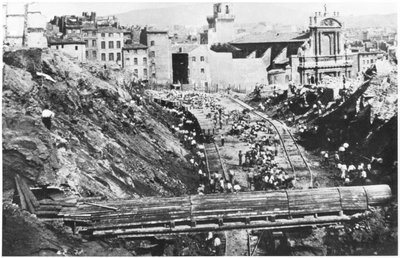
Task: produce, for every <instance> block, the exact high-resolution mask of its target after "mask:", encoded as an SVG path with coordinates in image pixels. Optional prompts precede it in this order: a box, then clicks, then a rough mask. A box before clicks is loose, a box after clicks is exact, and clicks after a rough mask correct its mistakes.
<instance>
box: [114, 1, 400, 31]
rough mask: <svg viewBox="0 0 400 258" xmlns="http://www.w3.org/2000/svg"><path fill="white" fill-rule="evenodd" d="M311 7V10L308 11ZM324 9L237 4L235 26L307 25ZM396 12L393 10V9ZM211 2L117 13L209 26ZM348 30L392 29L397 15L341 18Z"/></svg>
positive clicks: (140, 20)
mask: <svg viewBox="0 0 400 258" xmlns="http://www.w3.org/2000/svg"><path fill="white" fill-rule="evenodd" d="M308 6H309V8H308ZM320 7H321V8H322V5H321V6H316V5H315V4H312V5H311V4H303V5H302V6H301V8H300V7H299V6H298V5H296V4H292V5H288V4H278V3H268V4H266V3H251V4H248V3H235V4H234V12H235V14H236V20H235V22H236V23H254V22H256V23H258V22H265V23H266V24H277V23H282V24H286V25H296V26H307V25H308V21H309V18H308V17H309V16H310V15H312V14H313V13H314V10H317V11H318V10H319V9H321V8H320ZM393 10H394V9H393ZM212 13H213V7H212V3H190V4H185V3H182V5H173V6H171V7H164V8H153V9H143V10H133V11H128V12H126V13H120V14H115V16H117V17H118V19H119V20H120V22H121V24H122V25H136V24H138V25H158V26H161V27H169V26H172V25H191V26H199V27H200V26H202V25H207V20H206V18H207V16H208V15H212ZM341 19H342V20H343V21H344V22H345V26H346V27H354V28H364V27H387V26H390V27H393V26H397V14H396V13H393V14H386V15H361V16H358V15H357V16H342V17H341Z"/></svg>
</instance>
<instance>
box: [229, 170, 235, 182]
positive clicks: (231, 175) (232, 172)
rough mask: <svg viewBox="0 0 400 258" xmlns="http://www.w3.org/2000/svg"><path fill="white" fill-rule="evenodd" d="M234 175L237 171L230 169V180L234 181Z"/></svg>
mask: <svg viewBox="0 0 400 258" xmlns="http://www.w3.org/2000/svg"><path fill="white" fill-rule="evenodd" d="M234 177H235V171H234V170H232V169H230V170H229V182H233V178H234Z"/></svg>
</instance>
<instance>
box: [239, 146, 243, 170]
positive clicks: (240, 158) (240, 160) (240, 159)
mask: <svg viewBox="0 0 400 258" xmlns="http://www.w3.org/2000/svg"><path fill="white" fill-rule="evenodd" d="M242 159H243V153H242V151H241V150H240V151H239V166H241V165H242Z"/></svg>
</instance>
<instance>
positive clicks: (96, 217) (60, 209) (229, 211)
mask: <svg viewBox="0 0 400 258" xmlns="http://www.w3.org/2000/svg"><path fill="white" fill-rule="evenodd" d="M17 181H18V180H17ZM18 185H19V187H21V183H20V182H18V183H17V187H18ZM22 185H24V184H22ZM23 187H24V190H22V191H20V189H18V193H19V194H22V195H23V196H24V197H28V198H29V200H32V196H31V194H32V192H30V190H29V189H26V188H25V186H23ZM28 192H30V194H29V193H28ZM29 196H30V197H29ZM391 196H392V194H391V190H390V188H389V186H388V185H371V186H353V187H333V188H321V189H307V190H286V191H269V192H268V191H259V192H258V191H257V192H240V193H237V194H210V195H196V196H184V197H174V198H162V197H145V198H140V199H133V200H107V201H106V200H103V201H102V200H99V199H98V200H96V199H94V198H93V199H92V201H91V202H88V200H85V199H76V200H75V202H73V203H68V202H64V201H62V200H58V201H54V200H48V199H42V200H39V201H37V202H38V205H37V206H36V208H35V209H34V210H33V213H35V214H36V215H37V216H38V218H40V219H42V220H45V221H62V222H64V223H65V224H66V225H69V226H71V227H72V228H73V230H74V232H76V229H79V232H80V233H81V234H86V235H90V236H93V237H105V236H108V237H118V238H134V237H147V236H153V235H166V234H177V233H188V232H202V231H218V230H231V229H245V228H254V229H284V228H293V227H306V226H316V225H331V224H337V223H340V222H343V221H347V220H350V219H351V215H352V214H354V213H359V212H364V211H367V210H368V209H369V208H370V207H371V206H380V205H385V204H386V203H387V202H388V201H389V200H390V199H391ZM20 197H21V195H20ZM33 205H35V204H33ZM21 206H22V207H23V206H24V205H23V202H22V203H21ZM25 209H29V208H27V207H26V206H25Z"/></svg>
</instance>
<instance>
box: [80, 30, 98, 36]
mask: <svg viewBox="0 0 400 258" xmlns="http://www.w3.org/2000/svg"><path fill="white" fill-rule="evenodd" d="M96 34H97V32H96V31H92V32H85V33H83V36H84V37H87V36H90V35H91V36H96Z"/></svg>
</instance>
